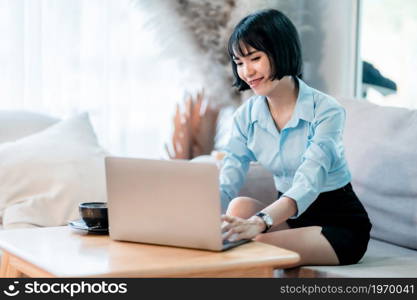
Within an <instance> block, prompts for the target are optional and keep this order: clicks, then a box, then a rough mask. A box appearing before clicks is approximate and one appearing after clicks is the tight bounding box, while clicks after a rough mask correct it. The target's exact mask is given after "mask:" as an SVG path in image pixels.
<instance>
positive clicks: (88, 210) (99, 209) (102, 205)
mask: <svg viewBox="0 0 417 300" xmlns="http://www.w3.org/2000/svg"><path fill="white" fill-rule="evenodd" d="M79 211H80V215H81V218H82V219H83V221H84V222H85V224H86V225H87V226H88V227H91V228H108V227H109V221H108V216H107V203H106V202H83V203H80V205H79Z"/></svg>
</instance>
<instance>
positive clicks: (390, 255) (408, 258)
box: [276, 239, 417, 278]
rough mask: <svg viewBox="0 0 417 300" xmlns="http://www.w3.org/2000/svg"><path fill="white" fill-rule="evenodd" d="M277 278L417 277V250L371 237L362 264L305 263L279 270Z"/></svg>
mask: <svg viewBox="0 0 417 300" xmlns="http://www.w3.org/2000/svg"><path fill="white" fill-rule="evenodd" d="M276 277H351V278H364V277H372V278H375V277H379V278H382V277H385V278H395V277H399V278H415V277H417V251H414V250H410V249H407V248H404V247H399V246H395V245H393V244H390V243H387V242H383V241H379V240H375V239H371V240H370V241H369V245H368V250H367V251H366V253H365V256H364V257H363V258H362V260H361V261H360V262H359V263H358V264H354V265H346V266H304V267H299V268H294V269H287V270H278V271H277V274H276Z"/></svg>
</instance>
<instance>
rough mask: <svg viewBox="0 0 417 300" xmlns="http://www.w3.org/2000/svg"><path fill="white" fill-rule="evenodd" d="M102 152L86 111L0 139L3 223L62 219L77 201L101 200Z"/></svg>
mask: <svg viewBox="0 0 417 300" xmlns="http://www.w3.org/2000/svg"><path fill="white" fill-rule="evenodd" d="M104 156H105V152H104V150H103V149H102V148H101V147H100V146H99V145H98V143H97V139H96V136H95V134H94V131H93V129H92V127H91V124H90V121H89V118H88V115H87V114H81V115H79V116H77V117H73V118H70V119H68V120H65V121H62V122H59V123H57V124H55V125H53V126H51V127H49V128H48V129H46V130H43V131H41V132H39V133H36V134H32V135H30V136H28V137H25V138H22V139H19V140H17V141H16V142H9V143H3V144H1V145H0V215H2V216H3V225H4V228H5V229H7V228H16V227H28V226H58V225H65V224H66V223H67V222H68V221H69V220H74V219H76V218H78V216H79V215H78V203H80V202H84V201H106V188H105V171H104Z"/></svg>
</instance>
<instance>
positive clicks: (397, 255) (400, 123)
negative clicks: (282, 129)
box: [240, 99, 417, 277]
mask: <svg viewBox="0 0 417 300" xmlns="http://www.w3.org/2000/svg"><path fill="white" fill-rule="evenodd" d="M339 102H340V103H341V104H342V105H343V106H344V107H345V109H346V115H347V117H346V125H345V131H344V137H343V138H344V145H345V154H346V158H347V161H348V164H349V167H350V170H351V172H352V186H353V189H354V190H355V192H356V193H357V195H358V197H359V199H361V201H362V203H363V205H364V206H365V207H366V209H367V211H368V214H369V217H370V219H371V222H372V224H373V227H372V231H371V240H370V242H369V245H368V249H367V252H366V254H365V256H364V257H363V259H362V260H361V261H360V262H359V263H358V264H355V265H347V266H303V267H298V268H293V269H287V270H280V271H277V274H276V276H277V277H417V110H408V109H405V108H395V107H383V106H379V105H376V104H372V103H370V102H368V101H366V100H363V99H339ZM240 195H245V196H250V197H254V198H256V199H259V200H262V201H270V200H269V199H273V198H274V197H275V195H276V191H275V189H274V185H273V180H272V175H271V174H270V173H268V171H266V170H265V169H264V168H262V167H261V166H259V165H258V164H256V163H252V164H251V166H250V168H249V172H248V177H247V180H246V183H245V186H244V187H243V188H242V190H241V191H240Z"/></svg>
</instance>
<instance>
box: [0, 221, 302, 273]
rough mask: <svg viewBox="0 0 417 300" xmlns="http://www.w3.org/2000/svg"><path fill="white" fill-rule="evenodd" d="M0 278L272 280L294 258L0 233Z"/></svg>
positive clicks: (61, 230)
mask: <svg viewBox="0 0 417 300" xmlns="http://www.w3.org/2000/svg"><path fill="white" fill-rule="evenodd" d="M0 248H1V249H2V250H3V255H2V260H1V270H0V276H1V277H21V276H29V277H78V278H79V277H272V276H273V269H276V268H283V267H288V266H290V265H292V264H294V263H296V262H297V261H298V260H299V255H298V254H297V253H295V252H292V251H288V250H285V249H281V248H278V247H275V246H271V245H267V244H263V243H259V242H250V243H247V244H244V245H241V246H239V247H236V248H233V249H230V250H228V251H225V252H212V251H203V250H194V249H185V248H176V247H166V246H156V245H149V244H140V243H129V242H119V241H113V240H111V239H110V238H109V237H108V236H107V235H91V234H81V233H79V232H77V231H75V230H73V229H71V228H69V227H66V226H63V227H46V228H35V229H14V230H3V231H1V232H0Z"/></svg>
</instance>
